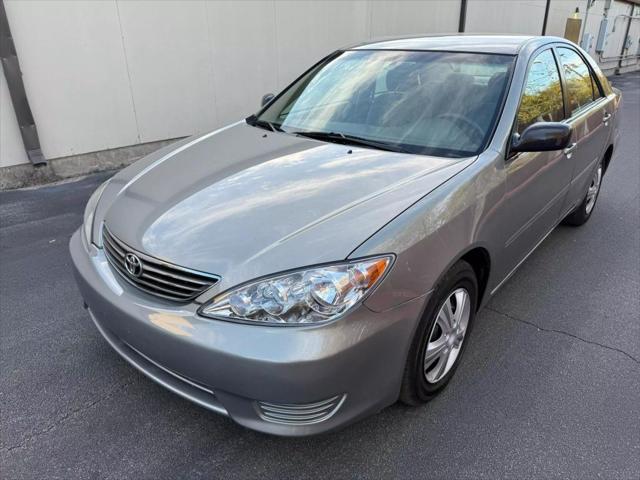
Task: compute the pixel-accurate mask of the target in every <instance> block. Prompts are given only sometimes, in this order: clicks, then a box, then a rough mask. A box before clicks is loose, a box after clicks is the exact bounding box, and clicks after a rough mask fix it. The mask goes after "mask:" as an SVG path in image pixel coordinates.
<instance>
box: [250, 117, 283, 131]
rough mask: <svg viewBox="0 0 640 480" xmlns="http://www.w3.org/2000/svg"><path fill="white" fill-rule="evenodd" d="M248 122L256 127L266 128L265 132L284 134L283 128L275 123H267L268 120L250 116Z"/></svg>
mask: <svg viewBox="0 0 640 480" xmlns="http://www.w3.org/2000/svg"><path fill="white" fill-rule="evenodd" d="M246 122H247V123H248V124H249V125H252V126H254V127H259V128H264V129H265V130H271V131H272V132H282V131H283V130H282V128H280V126H279V125H276V124H275V123H271V122H267V121H266V120H258V119H257V118H256V116H255V115H252V116H250V117H249V118H247V119H246Z"/></svg>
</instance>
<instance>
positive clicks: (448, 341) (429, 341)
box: [400, 261, 478, 405]
mask: <svg viewBox="0 0 640 480" xmlns="http://www.w3.org/2000/svg"><path fill="white" fill-rule="evenodd" d="M477 292H478V283H477V280H476V276H475V273H474V271H473V268H472V267H471V265H469V264H468V263H467V262H465V261H459V262H458V263H456V264H455V265H454V266H453V267H452V268H451V270H449V272H448V273H447V274H446V275H445V276H444V278H443V279H442V280H441V281H440V283H439V285H438V286H437V287H436V289H435V291H434V293H433V295H432V297H431V300H430V301H429V304H428V306H427V309H426V310H425V313H424V315H423V317H422V320H421V321H420V324H419V325H418V329H417V331H416V335H415V338H414V341H413V344H412V346H411V349H410V351H409V356H408V358H407V364H406V366H405V371H404V376H403V381H402V388H401V391H400V400H401V401H402V402H403V403H406V404H408V405H419V404H421V403H425V402H427V401H429V400H430V399H431V398H433V397H434V396H435V395H437V394H438V393H439V392H440V391H441V390H442V389H443V388H444V387H445V386H446V384H447V383H448V382H449V380H450V379H451V377H453V374H454V373H455V370H456V368H457V367H458V364H459V363H460V359H461V358H462V354H463V352H464V348H465V346H466V342H465V340H466V339H467V338H468V336H469V332H470V329H471V326H472V324H473V320H474V318H475V312H476V302H477V295H478V293H477Z"/></svg>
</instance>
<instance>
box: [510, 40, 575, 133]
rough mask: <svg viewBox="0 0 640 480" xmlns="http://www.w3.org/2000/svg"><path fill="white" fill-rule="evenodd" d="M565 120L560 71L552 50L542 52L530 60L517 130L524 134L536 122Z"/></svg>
mask: <svg viewBox="0 0 640 480" xmlns="http://www.w3.org/2000/svg"><path fill="white" fill-rule="evenodd" d="M563 119H564V103H563V99H562V87H561V85H560V73H559V72H558V66H557V65H556V61H555V59H554V57H553V53H552V52H551V50H545V51H544V52H542V53H540V54H539V55H538V56H537V57H536V58H535V59H534V60H533V62H532V63H531V66H530V67H529V73H528V74H527V81H526V84H525V87H524V93H523V94H522V100H521V101H520V109H519V110H518V117H517V120H516V123H517V124H516V131H517V132H518V133H522V132H523V131H524V129H525V128H527V127H528V126H529V125H533V124H534V123H537V122H559V121H561V120H563Z"/></svg>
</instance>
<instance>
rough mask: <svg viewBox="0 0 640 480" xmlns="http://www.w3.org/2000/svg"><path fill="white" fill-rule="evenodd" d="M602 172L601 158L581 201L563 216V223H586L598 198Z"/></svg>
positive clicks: (578, 224)
mask: <svg viewBox="0 0 640 480" xmlns="http://www.w3.org/2000/svg"><path fill="white" fill-rule="evenodd" d="M603 173H604V164H603V162H602V160H600V162H599V163H598V166H597V167H596V169H595V171H594V173H593V176H592V177H591V182H589V187H588V188H587V193H586V194H585V196H584V199H583V200H582V203H581V204H580V205H578V207H577V208H576V209H575V210H574V211H573V212H571V213H570V214H569V215H567V216H566V217H565V219H564V220H563V223H565V224H567V225H573V226H576V227H578V226H580V225H584V224H585V223H587V220H589V218H591V214H592V213H593V209H594V207H595V206H596V201H597V200H598V194H599V193H600V185H602V174H603Z"/></svg>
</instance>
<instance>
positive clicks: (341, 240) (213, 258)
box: [95, 122, 473, 290]
mask: <svg viewBox="0 0 640 480" xmlns="http://www.w3.org/2000/svg"><path fill="white" fill-rule="evenodd" d="M471 161H473V159H462V160H460V159H446V158H439V157H429V156H424V155H411V154H403V153H395V152H386V151H380V150H373V149H367V148H356V147H351V146H345V145H339V144H333V143H325V142H319V141H316V140H310V139H307V138H302V137H297V136H294V135H289V134H284V133H270V132H266V131H265V130H262V129H259V128H256V127H252V126H249V125H247V124H246V123H244V122H242V123H238V124H234V125H231V126H230V127H227V128H224V129H222V130H219V131H217V132H213V133H210V134H207V135H204V136H202V137H198V138H195V139H188V140H185V141H182V142H181V143H180V144H177V145H176V146H172V147H169V148H166V149H164V150H163V151H160V152H158V153H156V154H153V155H151V156H149V157H147V158H145V159H143V160H140V161H139V162H137V163H136V164H134V165H132V166H131V167H129V168H127V169H125V170H123V171H122V172H120V173H119V174H118V175H116V176H115V177H114V178H113V179H112V181H111V182H110V184H109V187H108V188H107V189H106V190H105V193H103V196H102V199H101V202H100V208H99V211H97V212H96V218H97V219H98V220H99V219H104V221H105V223H106V225H107V226H108V228H109V230H110V231H111V233H112V234H114V235H115V236H116V237H118V238H119V239H121V240H122V241H124V242H125V243H127V244H128V245H129V246H131V247H132V248H134V249H137V250H139V251H142V252H144V253H147V254H149V255H152V256H154V257H157V258H160V259H162V260H165V261H168V262H171V263H174V264H177V265H181V266H184V267H188V268H191V269H195V270H200V271H203V272H209V273H213V274H217V275H220V276H221V277H222V280H221V282H220V283H219V284H218V286H217V287H216V290H221V289H224V288H227V287H229V286H233V285H236V284H238V283H242V282H244V281H248V280H250V279H253V278H256V277H260V276H262V275H267V274H271V273H276V272H279V271H283V270H287V269H291V268H297V267H302V266H307V265H312V264H318V263H324V262H330V261H337V260H342V259H345V258H347V257H348V256H349V253H350V252H352V251H353V250H354V249H355V248H356V247H358V246H359V245H360V244H361V243H362V242H363V241H365V240H366V239H367V238H369V237H370V236H371V235H373V234H374V233H375V232H376V231H377V230H378V229H380V228H381V227H382V226H384V225H385V224H386V223H387V222H389V221H390V220H392V219H393V218H394V217H395V216H397V215H398V214H399V213H401V212H402V211H403V210H405V209H406V208H408V207H409V206H410V205H411V204H412V203H414V202H415V201H417V200H418V199H419V198H421V197H422V196H424V195H426V194H427V193H429V192H430V191H431V190H433V189H434V188H436V187H437V186H438V185H440V184H441V183H442V182H444V181H446V180H447V179H449V178H450V177H451V176H453V175H455V174H456V173H457V172H459V171H460V170H461V169H463V168H464V167H465V166H466V165H468V164H469V163H470V162H471ZM96 223H97V224H98V225H99V224H100V222H96ZM98 228H99V227H98V226H96V229H98ZM95 233H97V232H95Z"/></svg>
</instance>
